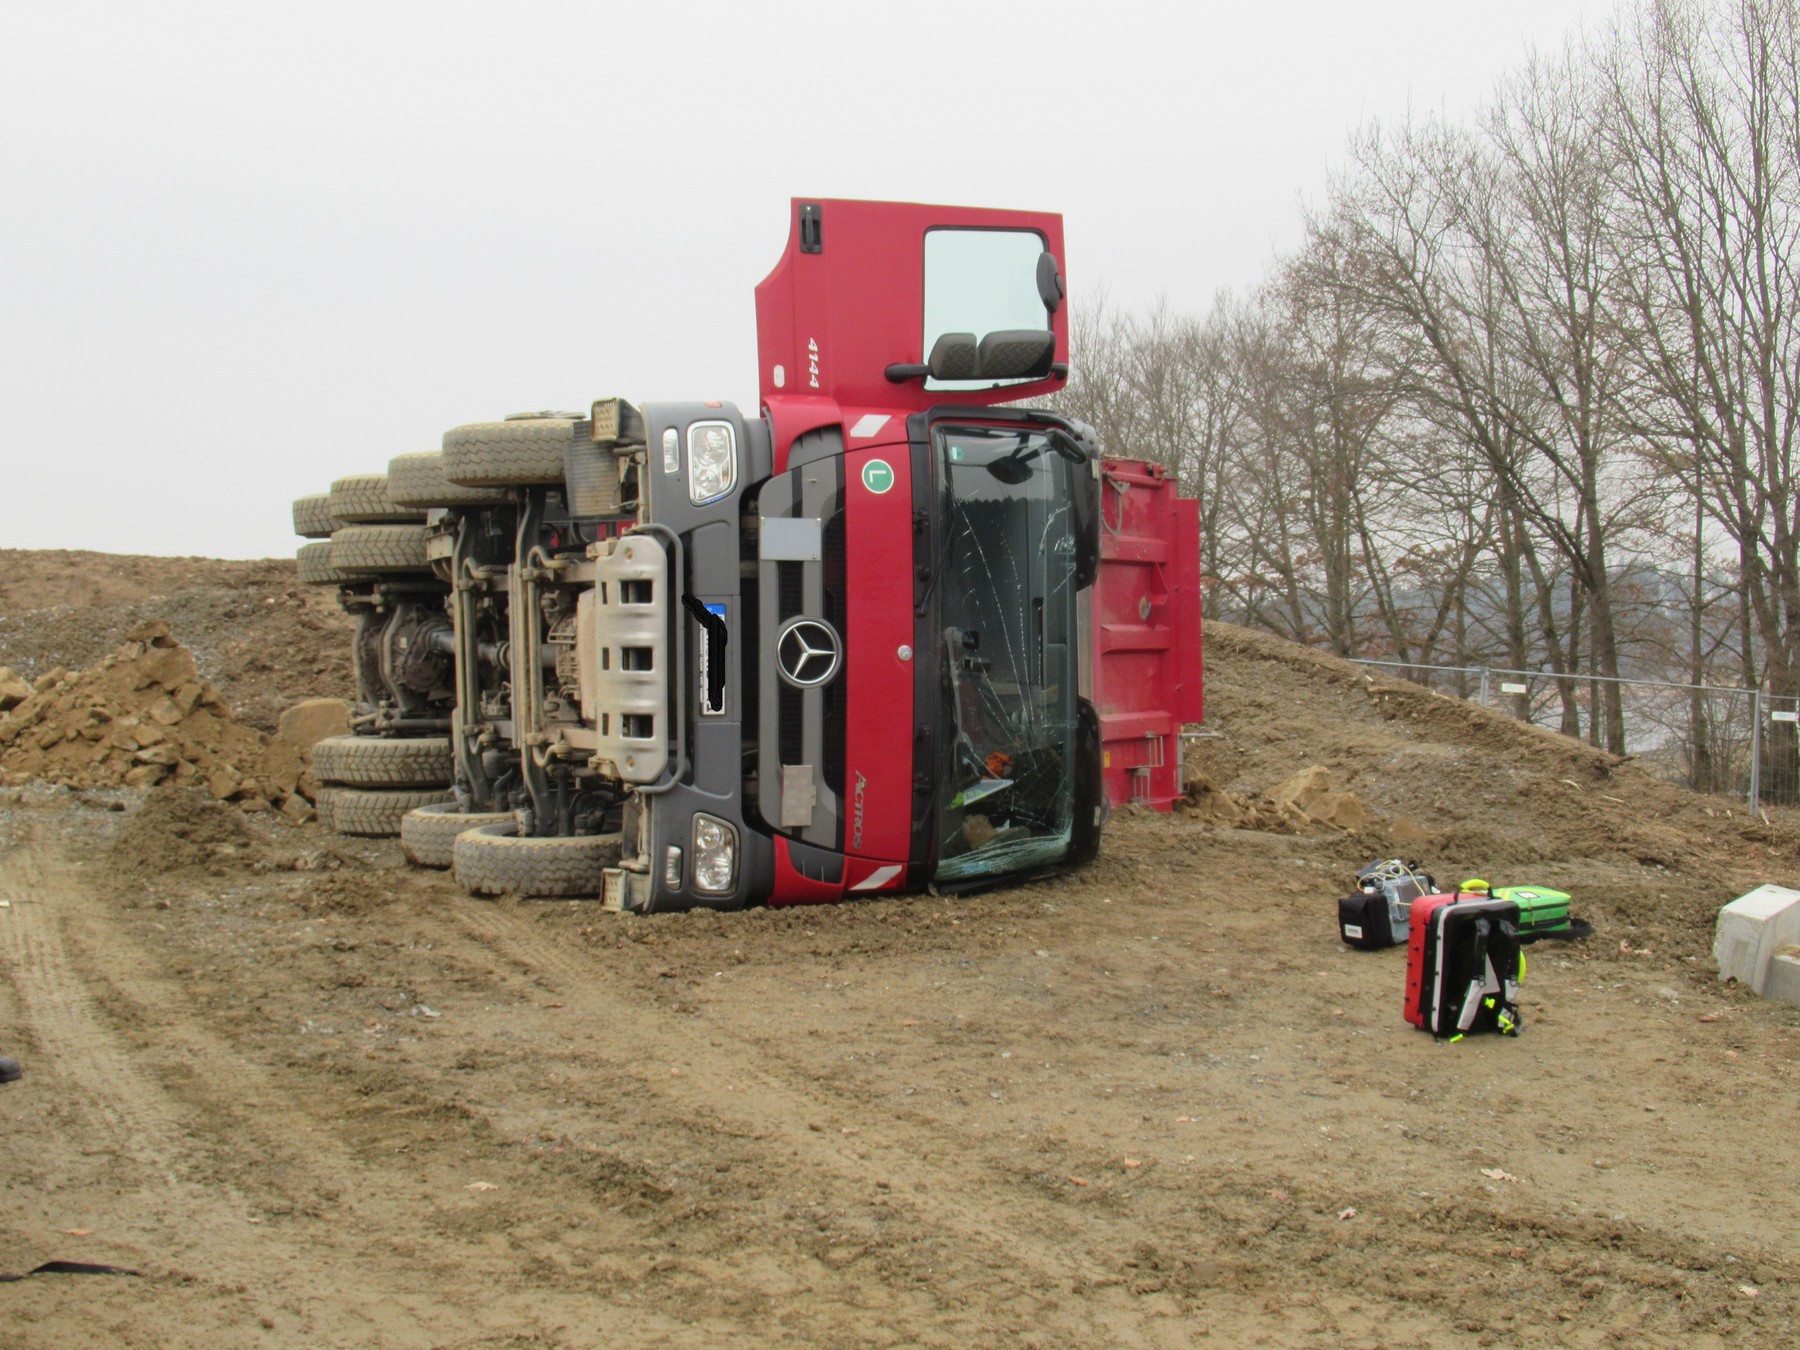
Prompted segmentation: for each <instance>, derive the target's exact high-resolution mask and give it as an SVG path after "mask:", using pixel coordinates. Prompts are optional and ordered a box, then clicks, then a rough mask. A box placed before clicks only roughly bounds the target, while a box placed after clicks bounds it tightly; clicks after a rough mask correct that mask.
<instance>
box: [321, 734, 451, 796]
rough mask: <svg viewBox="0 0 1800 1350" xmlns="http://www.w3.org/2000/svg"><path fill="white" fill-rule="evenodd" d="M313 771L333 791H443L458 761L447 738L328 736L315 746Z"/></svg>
mask: <svg viewBox="0 0 1800 1350" xmlns="http://www.w3.org/2000/svg"><path fill="white" fill-rule="evenodd" d="M312 770H313V777H315V778H317V779H318V780H319V781H320V782H321V783H329V784H331V785H332V786H334V787H343V786H350V787H393V788H397V787H444V786H445V785H447V784H448V783H449V782H450V780H451V778H452V776H453V775H454V774H455V761H454V760H453V758H452V757H451V754H450V738H449V737H448V736H417V737H411V738H408V739H405V740H389V739H387V738H386V737H384V736H328V737H326V738H325V739H324V740H322V741H320V742H319V743H318V744H317V745H315V746H313V751H312Z"/></svg>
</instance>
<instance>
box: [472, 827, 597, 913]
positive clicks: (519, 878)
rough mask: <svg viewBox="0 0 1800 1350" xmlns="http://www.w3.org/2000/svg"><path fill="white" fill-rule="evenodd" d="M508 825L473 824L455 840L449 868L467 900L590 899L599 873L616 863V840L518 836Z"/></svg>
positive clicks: (569, 836)
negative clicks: (489, 897) (476, 897)
mask: <svg viewBox="0 0 1800 1350" xmlns="http://www.w3.org/2000/svg"><path fill="white" fill-rule="evenodd" d="M517 828H518V827H517V826H516V825H515V824H514V823H513V822H512V821H506V822H504V823H500V824H494V825H478V826H476V827H475V828H474V829H472V830H465V831H464V832H463V833H461V834H459V835H457V836H456V843H455V844H454V845H453V846H452V865H453V866H454V867H455V869H456V879H457V880H458V881H459V882H461V883H462V885H463V888H464V889H465V890H467V891H468V892H469V893H470V894H471V895H520V896H524V897H526V898H527V899H539V900H550V899H557V898H577V899H593V898H595V897H597V896H598V895H599V894H600V882H601V872H602V871H603V870H604V869H605V868H607V867H611V866H613V865H615V864H616V863H617V862H618V860H619V839H618V836H617V835H601V834H576V835H563V836H555V835H552V836H546V837H544V838H532V837H524V838H521V837H520V836H518V835H517V834H516V833H515V831H516V829H517Z"/></svg>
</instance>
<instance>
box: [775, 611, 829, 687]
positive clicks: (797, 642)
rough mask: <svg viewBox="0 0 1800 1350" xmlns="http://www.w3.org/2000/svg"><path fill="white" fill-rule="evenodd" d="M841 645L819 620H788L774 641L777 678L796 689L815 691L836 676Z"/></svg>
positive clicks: (827, 626) (823, 622)
mask: <svg viewBox="0 0 1800 1350" xmlns="http://www.w3.org/2000/svg"><path fill="white" fill-rule="evenodd" d="M842 659H843V642H842V640H841V639H840V638H839V637H838V635H837V630H836V629H835V628H833V627H832V626H831V625H830V624H828V623H826V622H825V621H824V620H823V619H791V620H789V621H788V624H787V626H786V627H785V628H783V629H782V630H781V636H780V637H779V638H777V639H776V641H775V663H776V664H777V665H778V666H780V667H781V678H782V679H784V680H786V681H787V682H788V683H789V684H791V685H793V686H795V687H796V688H799V689H816V688H817V687H818V686H819V685H822V684H824V683H826V682H827V681H828V680H830V679H831V677H832V676H833V675H836V674H837V672H838V664H839V662H840V661H841V660H842Z"/></svg>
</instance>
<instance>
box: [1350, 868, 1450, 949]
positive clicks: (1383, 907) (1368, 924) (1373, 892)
mask: <svg viewBox="0 0 1800 1350" xmlns="http://www.w3.org/2000/svg"><path fill="white" fill-rule="evenodd" d="M1436 890H1437V882H1436V881H1434V880H1433V879H1432V876H1431V873H1429V872H1426V871H1423V870H1421V869H1420V867H1419V864H1418V863H1417V862H1416V861H1414V862H1403V861H1401V860H1400V859H1399V858H1377V859H1376V860H1375V861H1374V862H1372V863H1370V864H1369V865H1368V866H1367V867H1365V868H1363V869H1362V870H1361V871H1360V872H1358V873H1357V874H1356V891H1355V893H1354V894H1352V895H1346V896H1344V897H1342V898H1341V899H1340V900H1339V901H1338V936H1339V937H1340V938H1341V939H1342V940H1343V942H1344V944H1345V945H1346V946H1349V947H1358V948H1361V949H1362V950H1363V951H1375V950H1377V949H1379V948H1381V947H1394V946H1398V945H1399V944H1400V943H1401V942H1404V941H1405V940H1406V924H1407V915H1408V914H1409V913H1410V911H1411V909H1412V903H1413V901H1415V900H1417V899H1418V898H1419V897H1420V896H1421V895H1430V894H1432V893H1433V892H1434V891H1436Z"/></svg>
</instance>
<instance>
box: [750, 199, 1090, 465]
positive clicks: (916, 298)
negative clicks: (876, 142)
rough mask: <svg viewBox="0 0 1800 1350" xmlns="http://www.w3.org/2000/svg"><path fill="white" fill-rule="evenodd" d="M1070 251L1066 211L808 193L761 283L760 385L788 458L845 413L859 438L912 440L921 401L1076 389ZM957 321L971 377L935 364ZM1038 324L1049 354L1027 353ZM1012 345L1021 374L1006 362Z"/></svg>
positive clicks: (959, 362) (953, 355) (956, 341)
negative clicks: (1066, 251)
mask: <svg viewBox="0 0 1800 1350" xmlns="http://www.w3.org/2000/svg"><path fill="white" fill-rule="evenodd" d="M1062 250H1063V238H1062V217H1061V216H1060V215H1057V214H1055V213H1053V212H1046V211H997V210H987V209H983V208H978V207H956V206H925V205H920V204H917V203H913V202H858V201H836V200H824V199H819V198H812V199H807V198H795V199H794V201H793V203H792V207H791V212H790V217H789V233H788V242H787V247H786V248H785V249H784V250H783V251H782V255H781V261H780V262H779V263H777V264H776V265H775V269H774V271H772V272H770V273H769V275H768V276H767V277H765V278H764V279H763V282H762V284H761V285H759V286H758V287H757V288H756V346H757V366H758V384H759V389H760V392H761V397H762V403H763V406H764V408H766V409H767V410H768V412H769V416H770V418H771V420H772V421H773V422H774V424H775V432H776V445H775V454H776V465H777V467H778V468H779V467H781V466H782V464H783V462H784V460H785V456H786V453H787V449H788V446H789V445H791V444H792V442H793V440H794V438H795V437H797V436H799V435H801V434H803V433H804V432H806V431H809V430H812V429H814V428H816V427H826V426H834V425H838V424H840V423H841V424H842V426H843V427H844V430H845V434H846V435H847V437H848V438H849V439H850V441H851V443H852V444H860V443H863V442H865V441H866V442H868V443H871V444H879V443H880V442H881V440H882V439H888V440H894V439H899V440H904V439H905V431H904V426H903V424H904V422H905V418H906V414H907V413H909V412H916V411H919V410H922V409H925V408H930V407H934V406H937V405H940V404H945V403H960V404H992V403H1000V402H1011V401H1015V400H1025V399H1034V398H1043V397H1045V396H1047V395H1049V394H1053V393H1055V392H1056V391H1057V390H1058V389H1060V388H1062V387H1063V384H1064V382H1065V380H1066V378H1067V372H1068V360H1069V332H1068V311H1067V310H1066V309H1065V308H1064V307H1063V305H1062V296H1063V294H1064V290H1065V283H1064V280H1063V274H1062V270H1061V269H1062V263H1061V258H1062ZM946 334H948V335H950V336H951V337H952V339H953V341H952V342H951V343H950V344H949V346H948V347H947V348H946V349H945V351H946V352H947V353H948V356H947V358H945V359H947V360H949V361H950V362H951V363H952V364H954V365H955V369H956V374H957V375H958V376H959V377H958V378H951V377H950V375H949V374H948V373H947V372H948V371H949V370H950V366H949V365H945V366H942V367H940V369H939V370H938V371H937V372H935V373H932V372H928V370H927V366H928V363H930V362H931V361H932V359H933V352H934V349H935V348H936V347H937V345H938V342H939V339H941V338H943V337H945V336H946ZM959 335H960V336H959ZM1034 335H1035V336H1036V337H1037V338H1038V339H1039V341H1038V343H1037V344H1036V346H1035V351H1036V352H1037V353H1038V355H1040V356H1041V358H1042V359H1039V360H1035V361H1032V360H1029V359H1028V360H1026V362H1025V365H1023V366H1021V365H1019V364H1018V353H1019V352H1020V350H1021V349H1026V351H1027V356H1028V357H1029V355H1030V352H1031V350H1032V349H1034V344H1033V341H1032V339H1033V336H1034ZM963 339H966V341H964V340H963ZM1009 354H1010V355H1011V356H1012V357H1013V358H1014V364H1013V365H1012V366H1011V367H1010V369H1011V370H1012V371H1013V372H1014V373H1013V374H1011V375H1008V376H1004V377H1000V376H995V375H993V374H992V373H991V372H993V371H999V370H1003V369H1007V368H1009V367H1007V365H1006V362H1007V358H1008V356H1009ZM1027 367H1028V368H1027ZM1021 371H1023V372H1024V373H1020V372H1021ZM964 377H966V378H964ZM859 428H862V429H863V430H861V431H859V430H858V429H859Z"/></svg>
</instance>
